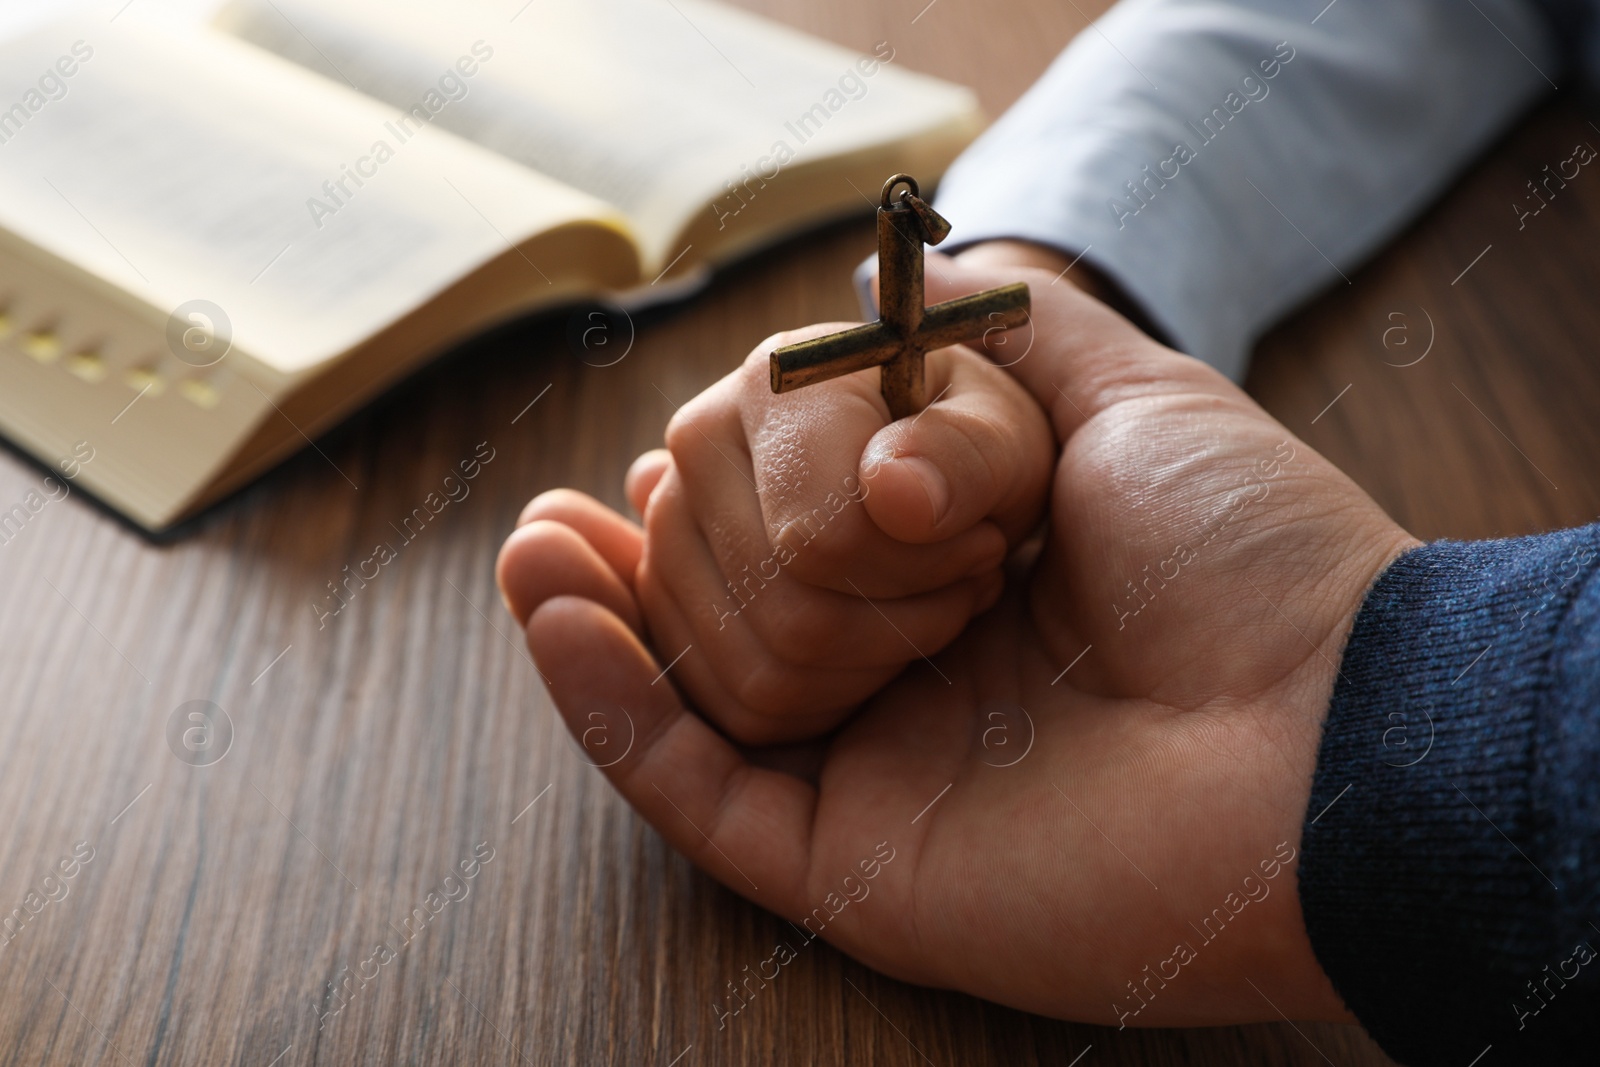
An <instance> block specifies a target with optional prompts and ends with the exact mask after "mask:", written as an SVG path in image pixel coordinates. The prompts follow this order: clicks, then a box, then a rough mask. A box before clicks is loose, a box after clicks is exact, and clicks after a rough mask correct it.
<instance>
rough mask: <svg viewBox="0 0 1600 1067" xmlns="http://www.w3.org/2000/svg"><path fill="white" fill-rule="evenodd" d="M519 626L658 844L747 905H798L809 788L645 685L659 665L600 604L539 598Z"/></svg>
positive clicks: (811, 812) (786, 908) (564, 709)
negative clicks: (754, 760)
mask: <svg viewBox="0 0 1600 1067" xmlns="http://www.w3.org/2000/svg"><path fill="white" fill-rule="evenodd" d="M527 632H528V647H529V649H530V651H532V653H533V656H534V660H535V661H536V662H537V663H538V665H539V669H540V670H541V671H542V672H543V673H544V675H545V676H546V677H547V678H549V679H550V693H551V696H552V697H553V698H554V699H555V701H556V705H557V707H558V708H559V709H560V711H561V716H562V718H563V719H565V720H566V723H567V727H568V729H569V730H571V731H572V733H573V735H574V736H575V737H577V738H578V739H579V743H580V744H583V743H584V741H585V740H586V739H587V740H590V741H591V742H592V741H594V740H597V739H598V738H600V737H601V736H602V735H601V734H595V733H592V732H591V731H594V730H595V729H596V728H597V727H598V728H600V729H602V730H603V736H604V739H605V741H606V746H605V747H604V748H598V747H594V748H593V751H592V753H591V754H590V755H589V758H590V760H591V762H593V763H596V764H597V765H600V766H601V767H602V770H603V772H604V773H605V775H606V777H607V778H609V779H610V780H611V783H612V784H613V785H614V786H616V788H617V791H618V792H620V793H621V794H622V796H623V798H624V799H626V800H627V801H628V803H629V804H631V805H632V806H633V807H634V809H635V810H637V811H638V812H639V814H641V815H642V816H644V818H645V820H646V821H648V822H649V823H650V824H651V825H652V826H654V827H655V828H656V830H657V832H659V833H660V834H661V836H662V837H664V838H665V839H666V841H667V843H668V844H670V845H671V846H672V847H673V848H675V849H677V850H678V851H679V852H681V853H683V854H684V855H685V856H687V857H688V858H689V859H690V860H691V861H692V862H693V863H695V864H696V865H697V866H699V867H700V868H701V869H703V870H705V871H706V872H707V873H709V874H710V875H711V876H712V877H714V878H716V879H717V880H718V881H720V882H721V883H722V884H723V885H726V886H727V887H728V888H729V889H732V890H733V891H735V892H736V893H739V894H740V895H742V896H745V897H748V898H749V899H751V900H753V901H755V902H756V903H757V904H760V905H761V906H763V907H766V908H769V909H771V910H773V911H775V912H777V913H778V914H780V915H796V914H798V913H799V912H801V911H803V910H804V902H803V901H802V900H801V899H800V894H801V893H802V892H803V889H804V886H805V885H806V881H807V877H806V876H807V872H808V870H809V868H810V860H811V832H812V825H813V819H814V816H815V812H816V804H817V791H816V789H814V788H813V787H812V786H810V785H809V784H807V783H805V782H803V781H801V780H800V779H798V778H795V777H793V776H791V775H787V774H783V773H781V772H778V771H771V770H766V769H763V768H760V767H756V766H754V765H753V764H751V763H749V762H748V761H746V760H745V759H744V758H743V757H742V756H740V755H739V753H738V752H737V751H736V750H735V749H734V747H733V746H732V745H731V744H729V743H728V742H727V741H725V740H724V739H723V738H722V737H720V736H719V735H718V734H717V732H716V731H715V730H713V729H712V728H711V727H710V726H708V725H707V724H706V723H705V722H703V721H701V720H700V719H699V718H698V717H697V716H695V715H694V714H693V713H691V712H689V711H687V710H686V709H685V708H684V707H683V705H682V704H681V703H679V701H678V699H677V696H676V694H675V693H674V691H673V690H672V688H671V687H670V686H666V685H657V684H655V680H656V679H657V678H658V677H659V675H660V671H661V667H660V665H658V664H657V663H656V662H655V661H654V660H653V659H652V658H651V656H650V654H649V652H648V651H646V650H645V648H644V646H643V645H641V644H640V643H639V640H638V638H637V637H636V636H634V634H633V633H632V632H631V631H630V630H629V629H628V627H627V626H626V625H625V624H624V622H623V621H622V620H621V619H619V618H617V617H616V616H615V615H613V614H612V613H610V612H608V611H607V610H605V609H604V608H602V607H600V606H599V605H597V604H595V603H593V602H591V601H588V600H583V599H579V598H576V597H559V598H556V599H554V600H549V601H546V602H545V603H544V604H543V605H541V606H540V608H539V609H538V610H537V611H535V612H534V614H533V617H532V618H531V619H530V620H529V622H528V631H527ZM628 738H631V745H629V746H628V747H627V748H624V747H623V746H624V745H625V744H628V742H627V740H626V739H628ZM585 751H586V752H590V748H587V747H586V750H585ZM619 751H620V752H625V755H622V756H620V757H618V756H617V755H616V753H617V752H619Z"/></svg>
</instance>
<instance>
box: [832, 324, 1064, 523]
mask: <svg viewBox="0 0 1600 1067" xmlns="http://www.w3.org/2000/svg"><path fill="white" fill-rule="evenodd" d="M928 370H929V372H930V373H929V382H928V390H929V392H930V393H932V394H934V395H935V397H936V399H935V400H934V402H933V403H931V404H930V405H928V407H927V408H926V409H924V410H923V411H922V412H920V413H919V414H917V415H915V416H913V417H911V418H909V419H900V420H898V421H896V422H892V423H890V424H889V425H888V426H885V427H884V428H883V429H882V430H879V431H878V432H877V433H876V434H874V435H873V437H872V439H871V440H870V441H868V442H867V447H866V448H865V450H864V451H863V452H862V456H861V482H862V485H863V486H864V488H865V489H866V497H865V499H864V500H863V504H864V506H865V507H866V510H867V514H868V515H870V516H871V517H872V521H873V522H874V523H875V524H877V526H878V528H879V529H881V530H883V532H884V533H886V534H888V535H889V536H890V537H893V538H895V539H896V540H898V541H905V542H908V543H912V544H927V543H931V542H935V541H943V540H945V539H947V538H949V537H953V536H955V535H956V534H958V533H961V532H962V531H964V530H966V529H968V528H970V527H972V526H973V525H975V524H977V523H979V522H981V521H984V520H986V519H987V520H990V521H993V522H994V523H995V524H996V525H997V526H999V528H1000V530H1001V532H1002V533H1004V534H1005V535H1006V540H1007V542H1008V543H1010V544H1015V543H1016V542H1017V541H1019V540H1021V539H1022V538H1023V537H1024V536H1026V535H1027V534H1028V532H1029V531H1030V530H1031V529H1032V528H1033V527H1034V526H1035V525H1036V524H1037V523H1038V521H1039V519H1040V517H1041V516H1042V515H1043V513H1044V506H1045V501H1046V496H1047V493H1048V489H1049V480H1050V471H1051V470H1052V469H1053V467H1054V460H1055V440H1054V437H1053V436H1052V435H1051V431H1050V426H1049V423H1048V422H1047V421H1046V418H1045V414H1044V412H1043V411H1042V410H1041V409H1040V407H1039V405H1038V404H1037V403H1035V402H1034V400H1033V398H1032V397H1030V396H1029V395H1028V394H1027V391H1026V390H1024V389H1023V388H1022V387H1021V386H1020V385H1018V383H1017V382H1016V381H1014V380H1013V379H1012V378H1010V377H1009V376H1007V375H1006V374H1005V373H1004V372H1002V371H1000V370H999V369H998V368H996V367H994V366H992V365H990V364H989V363H988V362H987V361H985V360H984V359H983V358H982V357H980V356H978V355H976V354H975V353H973V352H970V351H968V350H965V349H960V348H955V349H946V350H944V351H942V352H938V353H930V354H929V358H928Z"/></svg>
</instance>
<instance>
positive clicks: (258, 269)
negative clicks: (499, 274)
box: [0, 9, 626, 374]
mask: <svg viewBox="0 0 1600 1067" xmlns="http://www.w3.org/2000/svg"><path fill="white" fill-rule="evenodd" d="M393 117H394V116H393V112H392V111H391V109H389V108H387V107H383V106H381V105H378V104H376V103H374V102H373V101H371V100H369V99H366V98H364V97H362V96H360V95H359V94H357V93H354V92H352V91H351V90H349V89H347V88H344V87H341V86H333V85H330V84H328V83H327V82H326V81H325V80H324V79H321V78H319V77H316V76H314V75H312V74H310V73H308V72H306V71H304V70H303V69H301V68H299V67H297V66H294V65H293V64H290V63H287V62H284V61H282V60H280V59H278V58H276V57H274V56H271V55H268V54H266V53H264V52H262V51H260V50H258V49H255V48H252V47H250V46H248V45H244V44H241V43H239V42H238V41H236V40H234V39H233V38H231V37H228V36H227V35H225V34H221V33H218V32H216V31H214V30H210V29H207V28H205V27H193V26H189V27H185V26H180V25H167V24H164V23H160V22H157V21H152V20H150V19H144V18H141V16H140V15H139V13H138V11H137V10H136V9H130V10H128V11H127V12H126V13H125V14H123V15H122V16H121V17H120V18H119V19H118V20H117V21H116V22H115V23H111V22H108V21H107V20H106V19H105V18H104V17H100V18H95V19H92V20H91V19H75V20H71V21H68V22H65V23H58V24H54V25H51V26H47V27H45V28H43V29H40V30H37V31H35V32H33V33H31V34H29V35H28V36H26V37H23V38H21V39H18V40H14V41H10V42H7V43H6V44H5V45H4V46H0V226H3V227H4V228H5V229H7V230H9V231H11V232H12V234H14V235H16V236H17V237H20V238H22V239H24V240H26V241H29V242H31V243H32V244H34V245H36V246H38V247H40V248H42V249H44V250H46V251H47V252H49V253H52V254H53V255H55V256H57V257H59V258H61V259H63V260H66V261H68V262H69V263H72V264H74V265H75V266H77V267H79V268H80V269H82V270H85V271H87V272H88V273H89V274H91V275H93V276H95V277H97V278H99V279H101V280H103V281H104V282H106V283H108V284H109V285H110V286H112V287H114V288H116V289H121V290H125V291H127V292H128V293H130V294H133V295H134V296H135V297H137V298H138V299H140V300H142V301H144V302H145V303H146V304H148V305H149V306H150V308H152V309H154V312H155V313H156V314H157V315H158V316H159V317H160V318H162V319H164V318H165V316H166V315H167V314H168V313H170V312H171V311H172V310H173V309H175V308H177V307H178V306H179V305H181V304H184V303H185V302H187V301H190V300H195V299H203V300H207V301H210V302H212V303H214V304H215V305H217V306H218V307H220V308H222V309H223V310H224V312H225V313H226V314H227V316H228V317H229V319H230V322H231V328H232V337H233V344H234V345H235V347H238V348H241V349H243V350H244V351H246V352H248V353H250V354H251V355H254V356H256V357H258V358H260V359H262V360H263V361H265V362H267V363H268V364H269V365H271V366H273V367H275V368H276V369H278V370H279V371H282V372H283V373H285V374H293V373H295V372H298V371H301V370H304V369H306V368H309V367H311V366H314V365H315V364H317V363H319V362H321V361H323V360H326V359H327V358H329V357H331V356H334V355H337V354H339V353H340V352H343V351H345V350H346V349H348V348H350V347H351V346H353V345H355V344H356V343H358V342H360V341H362V340H364V339H365V338H367V337H369V336H371V335H372V334H373V333H375V332H377V331H378V330H380V329H381V328H382V327H384V326H386V325H388V324H389V323H391V322H394V321H395V320H396V319H398V318H399V317H401V316H402V315H403V314H405V313H406V312H408V311H410V310H412V309H414V308H416V307H418V306H420V305H422V304H424V303H426V302H427V301H428V300H429V299H430V298H431V297H432V296H433V295H434V294H436V293H438V292H440V291H441V290H442V289H444V288H445V287H446V286H448V285H449V284H450V283H452V282H454V281H456V280H458V279H459V278H461V277H462V276H463V275H465V274H467V273H468V272H470V271H472V270H473V269H475V268H476V267H478V266H479V265H481V264H483V263H485V262H487V261H489V260H492V259H494V258H496V257H499V256H502V255H505V254H506V253H507V250H508V249H509V248H510V247H511V246H512V245H515V244H516V243H518V242H521V241H523V240H525V239H527V238H529V237H530V236H531V235H535V234H539V233H541V232H544V231H547V230H549V229H551V228H553V227H558V226H561V225H563V224H571V223H581V222H585V221H588V222H592V223H593V224H595V225H596V226H598V227H603V228H606V229H608V230H610V231H613V232H614V231H616V230H621V229H625V227H626V222H625V221H624V220H623V219H622V218H621V217H620V216H619V215H617V213H616V212H615V210H614V209H612V208H610V207H609V206H608V205H605V204H603V203H601V202H600V201H597V200H595V199H594V198H592V197H589V196H586V195H584V194H582V193H579V192H577V191H575V190H573V189H571V188H568V187H566V186H563V185H561V184H559V183H557V182H554V181H552V180H550V179H548V178H545V177H542V176H540V175H537V174H534V173H532V172H530V171H528V170H526V169H525V168H523V167H520V166H517V165H515V164H512V163H510V162H508V161H506V160H504V159H502V158H500V157H498V156H496V155H494V154H493V153H490V152H486V151H484V150H482V149H480V148H478V147H476V146H474V145H472V144H470V143H468V142H465V141H462V140H460V139H458V138H455V137H452V136H451V135H449V134H447V133H444V132H442V131H440V130H436V129H431V128H425V129H420V130H414V131H410V132H409V133H408V134H406V133H403V131H400V130H397V129H395V128H394V127H393V125H392V122H391V120H392V119H393ZM579 266H581V265H577V264H571V263H565V264H553V263H552V264H537V263H531V262H530V263H529V264H528V282H527V284H528V287H529V291H530V293H537V292H539V291H542V290H545V289H546V288H551V289H554V288H559V287H560V286H562V285H563V284H565V285H567V286H568V287H569V288H570V287H571V285H572V275H573V273H574V271H575V270H577V269H578V267H579ZM4 296H5V294H0V298H3V297H4Z"/></svg>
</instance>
